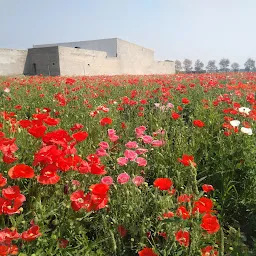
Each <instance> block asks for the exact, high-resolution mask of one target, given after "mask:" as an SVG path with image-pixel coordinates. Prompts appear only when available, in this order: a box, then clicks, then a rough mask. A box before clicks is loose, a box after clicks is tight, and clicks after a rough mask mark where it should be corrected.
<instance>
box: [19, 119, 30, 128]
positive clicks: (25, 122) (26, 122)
mask: <svg viewBox="0 0 256 256" xmlns="http://www.w3.org/2000/svg"><path fill="white" fill-rule="evenodd" d="M19 125H20V126H21V127H22V128H28V127H30V126H31V125H32V123H31V121H30V120H20V121H19Z"/></svg>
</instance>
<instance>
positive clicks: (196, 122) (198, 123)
mask: <svg viewBox="0 0 256 256" xmlns="http://www.w3.org/2000/svg"><path fill="white" fill-rule="evenodd" d="M193 124H194V126H196V127H199V128H201V127H204V126H205V124H204V122H203V121H201V120H194V121H193Z"/></svg>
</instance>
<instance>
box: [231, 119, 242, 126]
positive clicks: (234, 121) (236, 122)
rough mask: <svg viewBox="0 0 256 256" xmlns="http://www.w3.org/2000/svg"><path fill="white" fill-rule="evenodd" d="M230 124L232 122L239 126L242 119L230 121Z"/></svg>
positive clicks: (233, 124)
mask: <svg viewBox="0 0 256 256" xmlns="http://www.w3.org/2000/svg"><path fill="white" fill-rule="evenodd" d="M230 124H231V125H232V126H233V127H237V126H239V124H240V121H238V120H232V121H230Z"/></svg>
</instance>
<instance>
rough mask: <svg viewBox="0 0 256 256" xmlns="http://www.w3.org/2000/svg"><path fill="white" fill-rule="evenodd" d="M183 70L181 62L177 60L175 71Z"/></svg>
mask: <svg viewBox="0 0 256 256" xmlns="http://www.w3.org/2000/svg"><path fill="white" fill-rule="evenodd" d="M181 70H182V66H181V62H180V61H179V60H176V61H175V71H176V73H179V72H180V71H181Z"/></svg>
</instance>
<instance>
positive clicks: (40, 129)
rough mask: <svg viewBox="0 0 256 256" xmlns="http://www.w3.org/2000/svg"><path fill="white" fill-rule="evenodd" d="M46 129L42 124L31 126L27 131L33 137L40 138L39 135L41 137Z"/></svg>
mask: <svg viewBox="0 0 256 256" xmlns="http://www.w3.org/2000/svg"><path fill="white" fill-rule="evenodd" d="M46 129H47V128H46V127H45V126H44V125H41V126H32V127H31V128H29V129H28V133H30V134H31V135H32V136H34V137H35V138H41V137H43V135H44V133H45V131H46Z"/></svg>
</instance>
